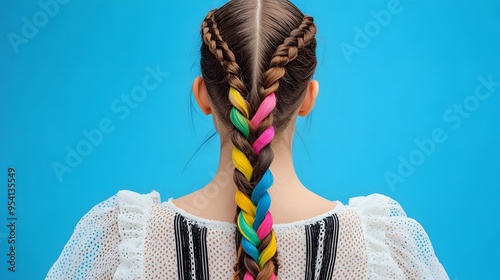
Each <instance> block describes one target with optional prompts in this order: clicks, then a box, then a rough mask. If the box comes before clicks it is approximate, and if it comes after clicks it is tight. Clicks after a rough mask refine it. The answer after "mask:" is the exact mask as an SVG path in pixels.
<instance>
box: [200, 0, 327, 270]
mask: <svg viewBox="0 0 500 280" xmlns="http://www.w3.org/2000/svg"><path fill="white" fill-rule="evenodd" d="M255 2H257V3H255ZM315 33H316V27H315V25H314V21H313V18H312V17H309V16H305V15H303V14H302V13H301V12H300V11H299V10H298V9H297V7H295V6H294V5H293V4H292V3H290V2H289V1H285V0H255V1H249V0H232V1H230V2H228V3H227V4H226V5H224V6H222V7H221V8H219V9H215V10H212V11H210V12H209V13H208V15H207V16H206V18H205V19H204V20H203V23H202V30H201V36H202V40H203V44H202V46H201V69H202V74H203V79H204V81H205V84H206V87H207V91H208V94H209V96H210V98H211V100H212V104H213V105H214V107H215V108H214V111H215V113H216V114H217V115H218V117H219V118H220V119H221V121H222V123H223V125H225V126H226V127H227V128H228V129H229V131H230V139H231V142H232V144H233V146H234V147H233V151H232V159H233V164H234V167H235V169H234V175H233V180H234V182H235V185H236V187H237V190H236V195H235V200H236V204H237V209H236V218H235V221H236V223H237V225H238V232H237V237H238V238H237V243H238V244H237V245H238V257H237V262H236V264H235V266H234V269H235V273H234V277H233V278H234V279H237V280H240V279H244V280H249V279H258V280H269V279H276V278H277V275H278V270H279V260H278V252H277V243H276V235H275V233H274V231H273V228H272V226H273V219H272V215H271V213H270V211H269V208H270V205H271V197H270V195H269V193H268V189H269V188H270V187H271V186H272V184H273V175H272V173H271V171H270V169H269V167H270V165H271V162H272V161H273V151H272V149H271V145H270V143H271V142H272V140H273V138H274V137H275V134H277V133H279V132H280V131H282V130H283V129H284V128H285V127H286V126H287V124H288V123H289V122H290V120H291V118H292V117H293V115H294V112H296V110H297V109H298V107H299V105H300V103H301V102H302V100H303V98H304V93H305V90H306V88H307V85H308V82H309V81H310V80H311V78H312V75H313V73H314V70H315V67H316V64H317V62H316V54H315V49H316V40H315V38H314V36H315Z"/></svg>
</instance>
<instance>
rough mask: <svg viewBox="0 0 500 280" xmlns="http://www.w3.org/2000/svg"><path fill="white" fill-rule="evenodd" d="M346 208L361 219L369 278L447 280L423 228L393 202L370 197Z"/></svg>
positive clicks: (383, 198)
mask: <svg viewBox="0 0 500 280" xmlns="http://www.w3.org/2000/svg"><path fill="white" fill-rule="evenodd" d="M349 205H350V206H351V207H353V208H354V209H355V211H356V212H357V213H358V215H359V217H360V220H361V226H362V230H363V234H364V239H365V246H366V250H367V260H368V265H367V272H368V275H369V277H368V279H436V280H438V279H439V280H441V279H449V277H448V275H447V274H446V271H445V270H444V268H443V266H442V265H441V263H440V262H439V260H438V258H437V257H436V255H435V254H434V249H433V247H432V244H431V241H430V239H429V237H428V236H427V233H426V232H425V230H424V228H423V227H422V226H421V225H420V224H419V223H418V222H417V221H415V220H414V219H411V218H408V217H407V216H406V214H405V212H404V210H403V208H402V207H401V206H400V205H399V203H397V202H396V201H395V200H393V199H391V198H389V197H387V196H384V195H380V194H373V195H370V196H366V197H356V198H351V199H350V200H349Z"/></svg>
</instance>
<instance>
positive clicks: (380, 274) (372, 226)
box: [349, 194, 405, 279]
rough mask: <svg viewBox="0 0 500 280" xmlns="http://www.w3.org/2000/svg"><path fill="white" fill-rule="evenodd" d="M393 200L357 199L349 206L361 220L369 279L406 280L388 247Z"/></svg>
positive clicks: (370, 197) (370, 196) (382, 198)
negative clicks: (388, 230)
mask: <svg viewBox="0 0 500 280" xmlns="http://www.w3.org/2000/svg"><path fill="white" fill-rule="evenodd" d="M390 202H391V199H390V198H389V197H387V196H384V195H380V194H372V195H369V196H366V197H355V198H351V199H350V200H349V206H352V207H353V208H355V209H356V210H355V211H356V212H357V213H358V215H359V217H360V219H361V227H362V229H363V233H364V234H363V235H364V237H365V245H366V253H367V272H368V275H369V277H368V278H369V279H405V275H404V274H402V272H401V270H399V269H398V266H397V265H395V264H394V259H393V258H392V256H391V248H390V247H389V246H388V245H387V236H386V232H387V228H388V227H389V224H388V223H390V221H389V219H390V217H391V214H392V213H391V211H392V210H391V207H390Z"/></svg>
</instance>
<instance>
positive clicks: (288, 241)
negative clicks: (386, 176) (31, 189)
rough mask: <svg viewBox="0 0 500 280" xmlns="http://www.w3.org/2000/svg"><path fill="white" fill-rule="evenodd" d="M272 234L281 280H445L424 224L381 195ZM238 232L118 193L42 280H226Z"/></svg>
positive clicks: (152, 199) (84, 224)
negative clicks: (279, 264)
mask: <svg viewBox="0 0 500 280" xmlns="http://www.w3.org/2000/svg"><path fill="white" fill-rule="evenodd" d="M274 230H275V233H276V238H277V242H278V253H279V259H280V262H281V267H280V269H279V275H278V277H279V279H290V280H297V279H320V280H323V279H330V278H331V279H398V280H399V279H449V278H448V276H447V275H446V272H445V270H444V269H443V267H442V266H441V264H440V263H439V261H438V259H437V258H436V256H435V254H434V250H433V248H432V245H431V242H430V240H429V238H428V236H427V234H426V232H425V231H424V229H423V228H422V226H421V225H420V224H419V223H417V222H416V221H415V220H413V219H411V218H408V217H407V216H406V214H405V212H404V211H403V209H402V208H401V206H400V205H399V204H398V203H397V202H396V201H394V200H392V199H391V198H389V197H386V196H383V195H379V194H373V195H370V196H367V197H356V198H352V199H350V200H349V203H348V205H343V204H341V203H338V204H337V207H335V209H333V210H331V211H329V212H328V213H325V214H323V215H320V216H317V217H315V218H311V219H307V220H303V221H298V222H293V223H287V224H276V225H274ZM235 232H236V226H235V225H234V224H232V223H228V222H222V221H213V220H207V219H203V218H200V217H197V216H194V215H191V214H189V213H187V212H185V211H183V210H182V209H180V208H178V207H176V206H175V205H174V204H173V203H172V199H170V200H168V201H166V202H163V203H162V202H161V200H160V195H159V194H158V193H157V192H155V191H153V192H151V193H149V194H145V195H142V194H138V193H134V192H131V191H120V192H118V193H117V194H116V195H114V196H113V197H111V198H109V199H107V200H106V201H104V202H101V203H100V204H98V205H96V206H95V207H93V208H92V209H91V210H90V211H89V212H88V213H87V214H86V215H85V216H84V217H83V218H82V219H81V220H80V222H79V223H78V225H77V226H76V228H75V231H74V233H73V235H72V236H71V238H70V240H69V241H68V243H67V244H66V246H65V247H64V250H63V251H62V253H61V255H60V256H59V258H58V260H57V261H56V262H55V263H54V265H53V266H52V268H51V269H50V271H49V273H48V275H47V278H46V279H58V280H60V279H100V280H101V279H232V274H233V265H234V263H235V260H236V244H235V239H236V238H235ZM181 270H182V271H181Z"/></svg>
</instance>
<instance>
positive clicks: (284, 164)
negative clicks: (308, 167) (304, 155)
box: [207, 135, 305, 202]
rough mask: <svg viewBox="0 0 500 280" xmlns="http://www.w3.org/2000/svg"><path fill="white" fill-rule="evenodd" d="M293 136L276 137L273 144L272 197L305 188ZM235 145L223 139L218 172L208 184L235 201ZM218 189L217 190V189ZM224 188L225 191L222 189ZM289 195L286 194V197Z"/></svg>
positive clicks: (222, 197) (218, 192)
mask: <svg viewBox="0 0 500 280" xmlns="http://www.w3.org/2000/svg"><path fill="white" fill-rule="evenodd" d="M291 139H292V137H291V135H290V137H284V138H275V139H274V141H273V142H272V144H271V148H272V149H273V154H274V159H273V161H272V163H271V166H270V170H271V172H272V174H273V177H274V183H273V185H272V187H271V188H270V189H269V194H270V195H271V197H273V199H274V197H281V196H282V195H284V194H288V195H289V194H291V193H293V191H294V190H299V189H303V188H305V187H304V186H303V185H302V183H301V182H300V180H299V178H298V177H297V174H296V172H295V168H294V165H293V159H292V141H291ZM232 149H233V145H232V143H231V142H230V141H223V142H222V146H221V150H220V161H219V166H218V170H217V173H216V175H215V177H214V178H213V180H212V182H211V183H210V184H209V185H208V186H207V187H210V188H211V189H212V190H214V192H216V193H217V194H218V195H217V196H221V197H219V198H221V199H223V200H224V201H228V202H229V201H234V193H235V191H236V185H235V183H234V181H233V173H234V165H233V162H232ZM216 189H217V190H216ZM222 189H224V191H221V190H222ZM288 195H284V196H283V197H286V196H288Z"/></svg>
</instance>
